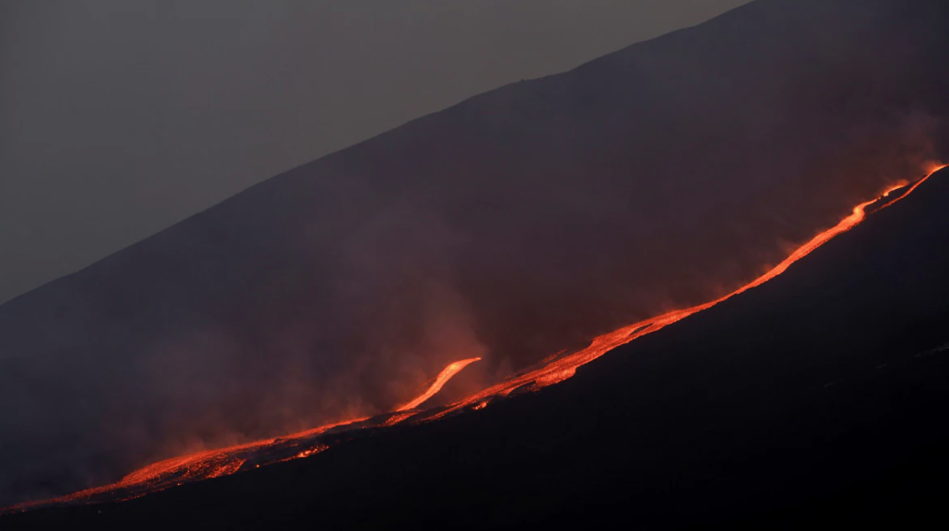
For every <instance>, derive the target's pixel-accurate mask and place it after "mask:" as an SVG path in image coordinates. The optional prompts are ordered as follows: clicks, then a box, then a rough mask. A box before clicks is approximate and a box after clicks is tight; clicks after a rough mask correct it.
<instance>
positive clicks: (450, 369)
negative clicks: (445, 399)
mask: <svg viewBox="0 0 949 531" xmlns="http://www.w3.org/2000/svg"><path fill="white" fill-rule="evenodd" d="M476 361H481V358H469V359H466V360H461V361H456V362H454V363H450V364H448V366H447V367H445V368H444V369H443V370H442V372H441V373H439V374H438V376H436V377H435V382H434V383H432V386H431V387H429V388H428V391H425V392H424V393H422V395H421V396H419V397H418V398H416V399H415V400H413V401H411V402H409V403H407V404H405V405H403V406H400V407H399V409H397V410H396V411H408V410H410V409H415V408H417V407H419V406H420V405H422V404H423V403H425V402H426V401H428V399H429V398H431V397H433V396H435V393H437V392H439V391H441V390H442V387H444V385H445V384H446V383H447V382H448V380H450V379H451V378H452V376H454V375H456V374H458V373H459V372H460V371H461V369H464V368H465V367H467V366H468V365H471V364H472V363H474V362H476Z"/></svg>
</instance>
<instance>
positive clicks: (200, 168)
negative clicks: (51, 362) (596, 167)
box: [0, 0, 746, 302]
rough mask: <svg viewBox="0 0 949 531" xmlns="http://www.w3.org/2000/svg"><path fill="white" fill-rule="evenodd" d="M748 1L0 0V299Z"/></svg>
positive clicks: (12, 295) (0, 300)
mask: <svg viewBox="0 0 949 531" xmlns="http://www.w3.org/2000/svg"><path fill="white" fill-rule="evenodd" d="M744 3H746V1H745V0H635V1H632V0H587V1H584V2H577V1H565V0H520V1H510V0H504V1H501V0H465V1H455V2H443V1H436V0H405V1H399V2H392V1H382V0H358V1H354V0H345V1H343V0H331V1H325V0H324V1H318V2H311V1H302V0H298V1H288V0H283V1H279V2H277V1H268V2H246V1H245V2H233V1H230V0H228V1H223V0H205V1H193V0H188V1H177V2H173V1H162V2H158V1H152V2H147V1H135V2H130V1H128V0H95V1H91V0H90V1H85V2H72V1H67V0H61V1H55V2H54V1H49V2H25V1H12V0H2V1H0V175H2V179H0V264H2V269H0V272H2V274H0V302H2V301H5V300H8V299H10V298H12V297H14V296H16V295H18V294H21V293H24V292H26V291H28V290H30V289H32V288H34V287H36V286H38V285H40V284H43V283H45V282H47V281H49V280H52V279H54V278H56V277H59V276H62V275H65V274H68V273H70V272H73V271H75V270H77V269H80V268H82V267H84V266H85V265H88V264H90V263H92V262H94V261H96V260H98V259H100V258H102V257H104V256H106V255H108V254H110V253H113V252H115V251H117V250H119V249H121V248H123V247H126V246H128V245H130V244H132V243H134V242H136V241H139V240H141V239H143V238H145V237H147V236H149V235H150V234H153V233H155V232H157V231H159V230H161V229H163V228H165V227H168V226H169V225H171V224H173V223H175V222H177V221H180V220H182V219H184V218H186V217H188V216H189V215H191V214H194V213H196V212H199V211H201V210H203V209H205V208H207V207H209V206H211V205H213V204H215V203H217V202H219V201H221V200H223V199H225V198H227V197H229V196H231V195H233V194H234V193H236V192H238V191H240V190H242V189H244V188H246V187H248V186H251V185H253V184H255V183H257V182H260V181H262V180H264V179H267V178H269V177H272V176H273V175H275V174H278V173H280V172H281V171H284V170H287V169H289V168H292V167H294V166H297V165H299V164H302V163H304V162H307V161H310V160H313V159H316V158H318V157H320V156H322V155H325V154H327V153H331V152H333V151H336V150H339V149H341V148H344V147H346V146H349V145H352V144H354V143H357V142H359V141H361V140H364V139H366V138H369V137H371V136H373V135H376V134H378V133H381V132H384V131H386V130H388V129H391V128H393V127H395V126H397V125H399V124H402V123H404V122H406V121H408V120H411V119H414V118H416V117H419V116H422V115H425V114H427V113H430V112H434V111H437V110H440V109H443V108H445V107H448V106H450V105H452V104H454V103H457V102H459V101H461V100H463V99H465V98H467V97H469V96H473V95H475V94H478V93H481V92H484V91H486V90H490V89H493V88H496V87H498V86H501V85H504V84H506V83H510V82H516V81H519V80H521V79H529V78H536V77H540V76H544V75H548V74H552V73H557V72H561V71H564V70H569V69H570V68H572V67H575V66H577V65H579V64H582V63H583V62H585V61H588V60H590V59H593V58H596V57H598V56H600V55H603V54H605V53H608V52H610V51H613V50H617V49H620V48H622V47H625V46H627V45H629V44H632V43H635V42H637V41H642V40H645V39H649V38H652V37H655V36H658V35H661V34H663V33H666V32H669V31H671V30H674V29H677V28H681V27H686V26H691V25H695V24H698V23H700V22H702V21H704V20H707V19H709V18H711V17H713V16H716V15H718V14H720V13H722V12H724V11H726V10H728V9H731V8H734V7H737V6H739V5H741V4H744ZM225 5H226V9H223V7H224V6H225Z"/></svg>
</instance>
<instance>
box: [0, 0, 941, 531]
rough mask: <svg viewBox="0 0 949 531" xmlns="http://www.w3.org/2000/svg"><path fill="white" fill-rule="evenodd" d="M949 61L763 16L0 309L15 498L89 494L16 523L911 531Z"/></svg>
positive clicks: (415, 129) (936, 339) (466, 119)
mask: <svg viewBox="0 0 949 531" xmlns="http://www.w3.org/2000/svg"><path fill="white" fill-rule="evenodd" d="M947 29H949V7H947V6H946V5H945V4H944V3H941V2H935V1H923V0H912V1H896V0H870V1H859V2H858V1H856V0H829V1H825V0H821V1H817V0H798V1H790V0H759V1H757V2H753V3H752V4H749V5H747V6H745V7H743V8H740V9H738V10H735V11H733V12H731V13H728V14H726V15H724V16H722V17H720V18H718V19H715V20H713V21H711V22H709V23H706V24H704V25H702V26H699V27H696V28H692V29H689V30H684V31H681V32H677V33H674V34H671V35H667V36H665V37H662V38H660V39H656V40H654V41H650V42H646V43H640V44H637V45H634V46H632V47H630V48H628V49H625V50H621V51H619V52H617V53H615V54H612V55H610V56H607V57H604V58H601V59H598V60H596V61H593V62H591V63H589V64H587V65H584V66H581V67H580V68H578V69H576V70H574V71H571V72H568V73H565V74H561V75H558V76H551V77H548V78H544V79H540V80H533V81H528V82H522V83H517V84H514V85H511V86H508V87H503V88H501V89H499V90H497V91H494V92H491V93H487V94H484V95H482V96H478V97H476V98H473V99H471V100H469V101H466V102H463V103H461V104H460V105H458V106H455V107H452V108H450V109H447V110H445V111H443V112H441V113H437V114H435V115H432V116H429V117H425V118H422V119H420V120H418V121H415V122H412V123H410V124H407V125H405V126H403V127H401V128H399V129H397V130H394V131H392V132H390V133H387V134H385V135H382V136H380V137H377V138H375V139H371V140H369V141H367V142H365V143H363V144H360V145H358V146H354V147H353V148H350V149H348V150H344V151H342V152H339V153H337V154H334V155H331V156H329V157H326V158H324V159H321V160H319V161H316V162H313V163H311V164H308V165H305V166H302V167H300V168H297V169H295V170H292V171H290V172H288V173H286V174H284V175H281V176H278V177H276V178H274V179H271V180H270V181H267V182H265V183H263V184H261V185H259V186H257V187H254V188H252V189H250V190H248V191H246V192H244V193H243V194H240V195H238V196H236V197H234V198H232V199H231V200H229V201H227V202H225V203H223V204H221V205H219V206H217V207H214V208H212V209H211V210H209V211H207V212H204V213H202V214H199V215H198V216H195V217H194V218H191V219H189V220H187V221H185V222H183V223H181V224H179V225H177V226H175V227H172V228H171V229H169V230H167V231H165V232H163V233H161V234H158V235H156V236H154V237H153V238H150V239H149V240H146V241H144V242H141V243H140V244H138V245H136V246H133V247H131V248H129V249H127V250H125V251H122V252H120V253H118V254H116V255H114V256H112V257H109V258H107V259H106V260H104V261H102V262H100V263H98V264H96V265H94V266H92V267H90V268H88V269H86V270H84V271H81V272H79V273H77V274H75V275H72V276H70V277H67V278H64V279H61V280H59V281H57V282H54V283H52V284H50V285H48V286H45V287H43V288H41V289H39V290H37V291H35V292H32V293H30V294H27V295H25V296H23V297H20V298H18V299H16V300H14V301H12V302H11V303H9V304H6V305H4V306H3V307H0V352H3V353H4V354H3V356H4V357H3V358H0V363H2V368H3V371H2V372H0V384H2V385H0V398H3V399H4V400H5V403H9V404H17V407H16V408H15V409H14V410H13V411H12V412H11V413H10V414H9V415H6V416H4V417H3V418H2V419H0V437H2V438H3V439H2V440H0V442H2V444H3V449H4V452H3V454H2V455H0V465H2V466H3V470H4V473H3V474H2V475H0V502H2V503H3V504H9V503H16V502H23V501H28V500H44V499H50V498H56V497H57V496H62V495H71V494H72V493H77V492H80V494H81V493H82V492H86V493H88V495H80V496H79V497H78V498H76V497H74V498H67V499H63V501H65V502H67V503H66V505H65V506H61V505H59V504H54V505H53V506H48V507H46V508H41V509H37V510H34V511H28V512H25V513H22V514H12V515H7V516H4V517H2V520H0V524H3V525H4V526H7V525H9V526H11V528H12V527H16V526H25V527H29V526H44V525H49V526H54V525H73V524H76V523H88V524H94V525H97V526H103V527H109V526H115V527H116V528H120V527H121V528H125V527H129V526H133V525H134V526H137V527H141V526H143V525H152V526H154V527H155V528H166V527H169V526H172V525H180V524H181V523H182V522H188V523H189V524H192V525H194V526H196V527H197V526H202V527H227V528H241V527H255V526H256V527H273V526H280V525H289V524H312V523H313V522H321V523H325V524H328V525H329V524H334V525H339V526H347V525H364V526H381V525H384V524H385V525H396V524H398V523H404V524H405V525H409V524H412V523H414V524H419V523H422V524H428V525H441V526H445V525H446V524H445V522H450V524H449V525H448V526H449V527H467V526H471V527H478V526H493V527H501V526H507V525H519V526H526V525H534V524H544V523H554V522H557V523H563V522H567V521H571V520H574V519H575V520H576V521H577V523H578V524H581V523H583V522H588V521H589V520H590V519H591V518H592V516H591V515H596V516H597V517H604V518H607V517H609V518H616V517H617V516H620V515H625V516H624V519H626V520H628V521H630V522H631V523H633V524H637V525H639V526H641V527H645V528H681V527H687V526H692V525H722V526H726V527H735V526H741V525H749V526H756V525H758V526H761V525H764V526H767V527H775V526H778V525H779V524H780V525H785V524H786V525H793V524H794V523H798V524H800V523H802V522H813V521H814V520H815V519H819V518H843V517H845V516H846V517H848V518H849V517H852V516H853V515H854V514H857V515H859V516H860V517H861V518H866V519H868V520H875V519H882V518H897V517H904V518H906V516H905V512H903V511H908V510H910V509H912V510H913V511H916V512H915V513H914V514H929V513H932V512H933V509H934V507H935V505H933V503H932V502H933V500H934V499H937V498H938V493H939V492H941V491H940V490H939V487H938V484H937V481H936V477H937V475H938V474H937V472H938V471H939V470H942V468H941V467H942V466H943V465H942V460H941V458H940V457H939V454H940V451H941V449H943V448H944V447H945V446H944V443H945V433H944V431H945V430H944V429H943V428H942V427H941V426H940V423H939V422H938V420H937V419H938V416H937V413H938V411H940V408H942V407H943V406H944V405H945V398H946V396H945V395H946V394H947V393H946V392H945V391H944V390H949V387H947V386H946V384H945V380H944V378H945V376H946V373H945V367H944V366H943V365H944V360H943V358H942V357H941V353H942V352H945V345H946V344H949V338H947V337H944V333H943V329H944V326H945V319H946V317H947V316H949V313H947V311H949V310H947V307H946V304H949V303H947V302H944V301H949V298H946V297H945V295H946V294H945V293H944V292H945V290H946V289H949V285H947V282H946V281H945V280H943V279H942V274H941V273H940V272H941V271H944V270H945V267H944V266H945V264H944V262H945V261H946V259H947V258H949V255H945V242H946V236H947V234H949V233H947V232H946V229H947V223H949V219H947V217H946V215H945V214H944V213H943V210H944V208H942V206H943V205H944V204H945V200H946V199H947V198H949V195H947V193H949V192H947V184H946V183H947V177H946V175H945V174H946V172H945V171H942V172H937V173H935V174H933V175H932V176H931V177H929V178H927V179H923V180H921V178H922V177H924V175H927V174H928V173H929V172H928V171H927V170H926V168H927V164H928V163H929V162H930V161H933V160H945V159H946V158H949V157H946V156H945V155H946V154H947V153H949V149H947V148H949V142H947V138H949V137H947V135H946V131H947V130H946V127H945V125H944V123H945V118H947V117H949V100H947V99H946V96H945V95H946V94H949V74H946V73H945V72H944V71H943V70H944V69H943V68H942V65H944V64H949V62H947V61H946V59H949V31H946V30H947ZM884 192H885V193H886V197H883V198H880V197H879V196H880V195H881V194H882V193H884ZM855 206H856V208H854V207H855ZM851 212H852V213H851ZM868 213H869V215H868ZM848 214H849V215H848ZM841 220H843V221H841ZM815 235H817V236H816V237H815ZM825 236H826V237H825ZM811 238H813V239H811ZM789 256H790V257H791V258H793V260H791V259H790V258H788V257H789ZM755 279H764V280H762V281H761V282H759V281H758V280H755ZM631 323H635V324H631ZM632 339H635V341H632V342H630V341H631V340H632ZM591 341H592V343H591ZM626 343H628V344H626ZM624 344H626V345H625V346H623V345H624ZM553 353H556V354H553ZM578 356H579V358H578ZM578 359H579V361H581V362H582V363H575V361H577V360H578ZM474 361H478V363H474ZM558 364H559V365H558ZM469 365H470V367H469ZM561 368H562V369H563V370H559V369H561ZM462 369H464V370H462ZM555 369H556V370H555ZM439 371H442V372H441V373H439ZM436 375H438V376H436ZM432 377H434V378H435V379H434V380H432V381H428V379H429V378H432ZM466 378H468V379H467V380H465V379H466ZM512 382H513V383H512ZM502 391H503V392H502ZM439 400H440V402H439ZM387 412H393V413H387ZM313 426H321V427H319V428H313ZM287 434H293V435H287ZM301 441H302V442H301ZM303 443H305V444H303ZM221 448H226V449H227V451H226V452H225V453H226V456H225V457H226V459H225V458H220V459H219V457H220V456H221V455H224V454H222V453H221V450H220V449H221ZM149 463H154V465H149ZM145 465H149V466H147V467H145V468H141V467H143V466H145ZM191 465H197V466H194V467H192V466H191ZM257 465H263V466H259V467H258V466H257ZM135 470H139V471H138V472H135ZM196 479H199V480H201V481H194V480H196ZM179 483H181V484H182V485H180V486H179V485H178V484H179ZM115 485H118V486H119V487H121V488H119V489H118V490H116V489H113V488H112V487H113V486H115ZM897 486H899V488H897ZM90 487H91V488H92V489H91V490H85V491H84V490H83V489H89V488H90ZM97 489H102V490H97ZM123 489H124V490H123ZM136 489H137V490H136ZM116 493H119V494H120V495H118V496H116ZM142 495H144V496H143V497H139V496H142ZM119 498H120V499H122V500H126V501H124V502H123V503H120V502H119ZM128 498H136V499H132V500H130V501H128ZM71 502H83V503H90V502H91V503H92V505H88V506H85V505H82V504H81V503H78V504H76V503H71ZM40 505H45V504H43V503H41V504H40ZM459 515H463V516H462V517H459Z"/></svg>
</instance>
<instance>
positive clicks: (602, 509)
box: [0, 170, 949, 529]
mask: <svg viewBox="0 0 949 531" xmlns="http://www.w3.org/2000/svg"><path fill="white" fill-rule="evenodd" d="M947 201H949V170H945V171H942V172H941V173H938V174H936V175H935V176H934V177H933V178H932V179H930V180H929V181H927V182H926V183H925V184H923V185H922V186H921V187H920V189H919V190H918V191H917V192H915V193H914V195H913V196H912V197H908V198H907V199H906V200H905V201H903V202H901V203H899V204H897V205H895V206H893V207H892V208H890V209H887V210H885V211H881V212H879V213H878V214H876V215H874V216H873V217H871V218H870V219H868V220H867V221H866V222H865V223H864V224H861V225H859V226H857V227H856V228H855V229H853V230H852V231H851V232H848V233H845V234H843V235H841V236H839V237H838V238H837V239H835V240H834V241H832V242H830V243H828V244H827V245H825V246H824V247H822V248H820V249H818V250H817V251H815V252H814V253H813V254H811V255H810V256H808V257H807V258H805V259H804V260H802V261H800V262H798V263H796V264H794V265H793V266H791V268H790V269H789V270H788V271H787V272H786V273H785V274H783V275H781V276H779V277H777V278H776V279H774V280H772V281H771V282H768V283H766V284H764V285H762V286H760V287H758V288H755V289H753V290H751V291H748V292H746V293H744V294H742V295H739V296H737V297H735V298H733V299H731V300H729V301H726V302H723V303H721V304H720V305H718V306H716V307H714V308H712V309H709V310H707V311H705V312H702V313H698V314H695V315H693V316H691V317H689V318H687V319H686V320H684V321H681V322H679V323H677V324H674V325H672V326H670V327H668V328H665V329H663V330H660V331H658V332H656V333H655V334H652V335H649V336H646V337H644V338H642V339H640V340H637V341H635V342H633V343H631V344H629V345H627V346H625V347H620V348H619V349H617V350H616V351H614V352H612V353H610V354H609V355H608V356H605V357H603V358H601V359H599V360H597V361H594V362H593V363H591V364H590V365H587V366H585V367H582V368H581V369H580V370H579V372H578V374H577V376H576V377H574V378H573V379H570V380H568V381H566V382H564V383H562V384H559V385H555V386H553V387H549V388H546V389H544V390H542V391H540V392H539V393H536V394H528V395H523V396H520V397H517V398H512V399H510V400H507V401H504V402H501V403H497V404H495V405H493V406H492V407H489V408H487V409H485V410H482V411H471V412H468V413H466V414H464V415H461V416H456V417H454V418H450V419H446V420H444V421H440V422H436V423H433V424H428V425H423V426H416V427H410V428H406V429H404V430H393V431H386V432H384V433H380V434H379V435H378V436H375V437H364V438H359V439H356V440H353V441H351V442H349V443H344V444H341V445H339V446H337V447H334V448H332V449H330V450H327V451H326V452H324V453H322V454H319V455H317V456H315V457H310V458H306V459H302V460H298V461H292V462H289V463H284V464H278V465H273V466H270V467H266V468H261V469H259V470H252V471H249V472H245V473H239V474H236V475H234V476H229V477H226V478H220V479H217V480H210V481H205V482H201V483H194V484H190V485H185V486H183V487H180V488H174V489H171V490H167V491H164V492H160V493H157V494H152V495H148V496H146V497H144V498H141V499H139V500H134V501H131V502H126V503H119V504H103V505H96V506H86V507H69V508H58V509H44V510H40V511H35V512H32V513H23V514H20V515H13V516H8V517H6V519H5V520H3V519H0V524H5V525H10V526H11V529H17V528H20V527H22V528H24V529H26V528H32V527H34V526H35V527H42V526H56V525H64V524H66V523H68V524H71V525H77V524H89V525H94V527H95V528H96V529H113V528H114V529H127V528H129V527H133V526H134V527H140V526H143V525H144V526H145V528H149V527H150V526H154V528H156V529H167V528H169V527H171V526H182V525H184V526H188V527H194V528H200V529H218V528H221V529H273V528H275V527H284V526H287V527H289V526H291V525H296V524H312V523H314V522H319V524H320V525H322V526H326V527H329V528H334V527H346V528H352V527H371V528H379V527H392V528H404V527H405V526H410V527H428V526H431V527H433V528H435V527H437V528H440V529H441V528H477V529H483V528H497V527H504V528H507V527H511V528H534V527H543V526H547V525H567V524H570V525H581V524H584V525H596V524H598V523H599V522H600V521H601V520H602V521H603V522H614V523H615V522H623V523H624V524H626V525H628V526H629V527H630V528H634V529H681V528H722V529H736V528H749V529H775V528H778V529H783V528H787V529H800V528H813V527H817V528H823V527H829V526H839V525H843V526H854V525H866V524H876V525H885V526H890V527H901V528H916V527H917V526H921V525H923V524H925V525H926V526H927V527H928V526H936V527H938V526H939V524H945V522H946V514H945V512H944V511H943V507H944V503H943V502H944V499H945V495H946V493H947V488H946V485H945V482H944V477H945V473H946V472H947V471H949V460H947V458H946V448H947V444H949V427H947V426H946V424H945V423H944V422H941V419H942V417H943V416H944V412H945V410H946V407H949V385H947V383H949V328H947V323H949V281H947V280H946V278H945V274H944V272H945V271H946V270H947V268H949V245H947V244H949V214H947V211H946V209H945V204H946V202H947Z"/></svg>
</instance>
